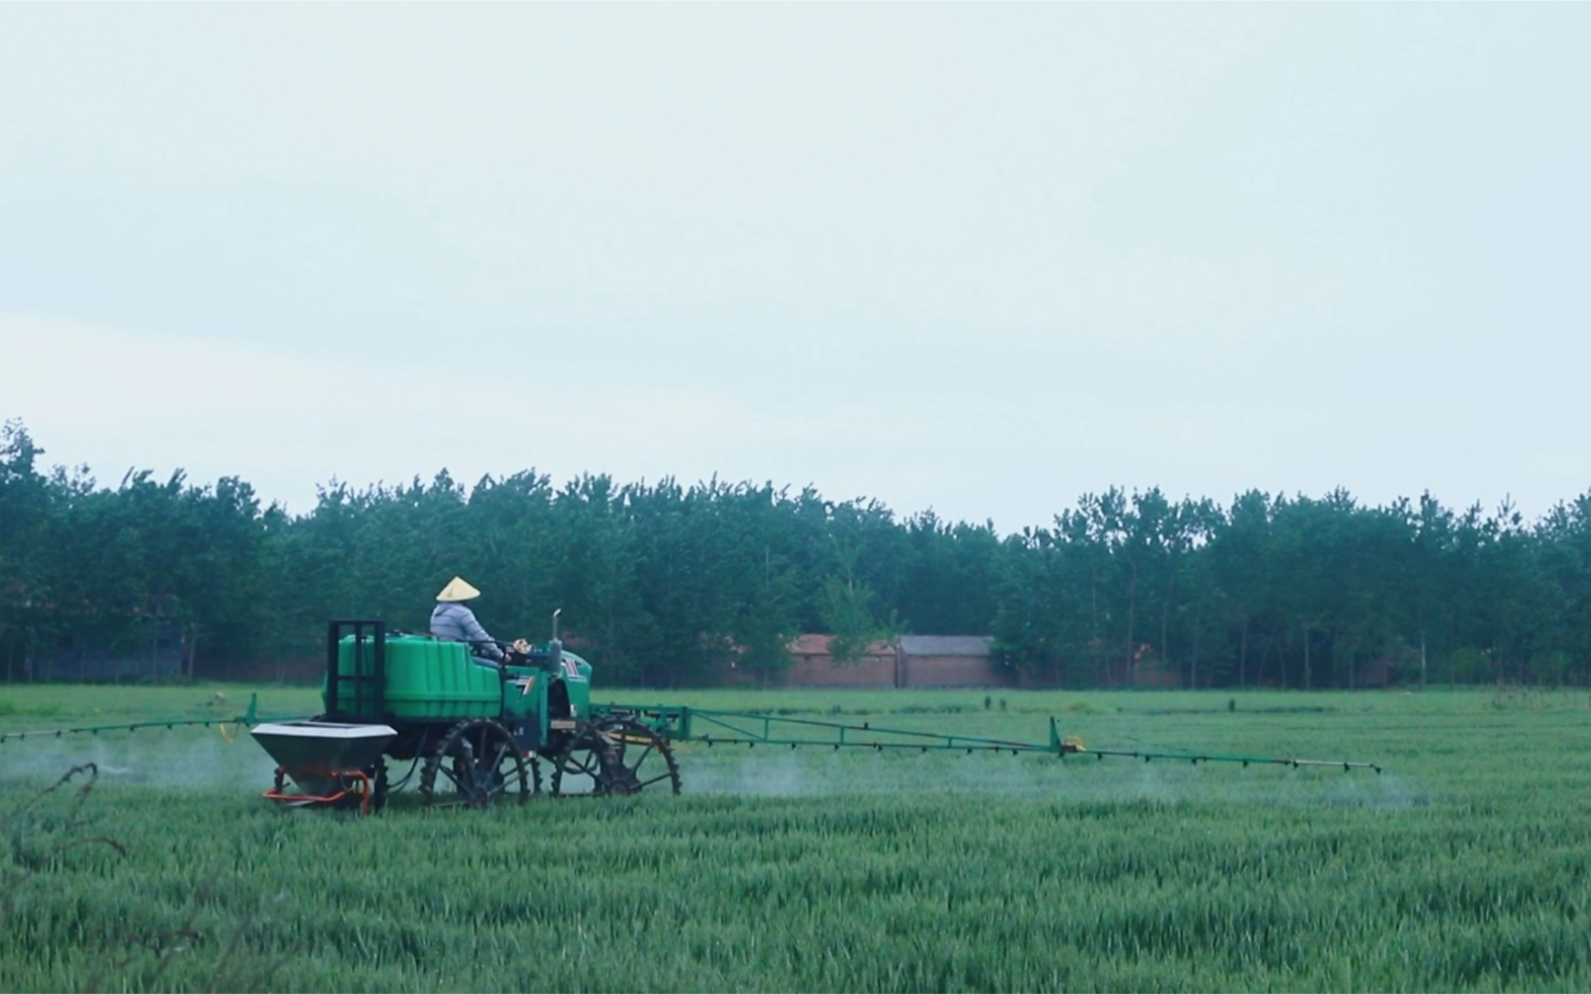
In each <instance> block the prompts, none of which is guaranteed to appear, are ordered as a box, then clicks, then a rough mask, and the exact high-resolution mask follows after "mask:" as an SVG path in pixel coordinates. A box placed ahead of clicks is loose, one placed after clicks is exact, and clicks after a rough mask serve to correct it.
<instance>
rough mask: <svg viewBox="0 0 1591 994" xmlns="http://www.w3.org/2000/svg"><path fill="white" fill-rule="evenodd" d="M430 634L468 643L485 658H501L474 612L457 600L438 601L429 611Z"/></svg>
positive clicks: (499, 651)
mask: <svg viewBox="0 0 1591 994" xmlns="http://www.w3.org/2000/svg"><path fill="white" fill-rule="evenodd" d="M431 634H432V635H435V636H436V637H437V638H439V639H448V640H450V641H453V642H468V643H470V651H472V652H474V653H475V655H477V656H485V657H486V658H487V659H496V660H501V659H502V658H503V650H501V649H499V648H498V647H497V645H496V644H495V643H494V642H493V641H492V637H491V636H490V635H488V634H486V629H484V628H482V627H481V623H480V622H479V621H476V620H475V612H474V611H471V610H470V609H469V608H467V607H465V606H464V605H463V604H459V603H457V602H448V603H439V604H437V606H436V608H435V609H434V610H433V611H432V612H431Z"/></svg>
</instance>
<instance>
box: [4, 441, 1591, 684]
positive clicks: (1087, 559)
mask: <svg viewBox="0 0 1591 994" xmlns="http://www.w3.org/2000/svg"><path fill="white" fill-rule="evenodd" d="M43 455H44V453H43V450H42V449H40V448H39V447H38V446H37V445H36V443H35V442H34V441H33V439H32V438H31V437H30V436H29V434H28V432H27V430H26V429H25V427H24V426H23V425H21V424H20V423H18V422H10V423H7V424H6V425H5V427H4V429H3V433H0V663H3V664H4V666H5V674H6V678H7V679H20V678H22V677H23V675H25V674H30V673H32V672H33V671H32V670H31V669H30V668H29V665H28V664H29V661H30V660H32V659H34V658H37V657H38V656H39V655H40V654H41V653H47V652H48V651H50V650H51V648H52V647H55V646H59V645H61V644H63V641H64V640H70V639H85V638H90V639H94V640H97V641H98V642H100V643H103V644H105V645H112V646H114V645H118V644H126V645H129V646H131V645H133V644H134V643H136V641H137V639H138V637H139V636H138V633H139V632H140V631H141V630H142V629H141V628H140V626H141V625H146V624H147V623H148V622H149V621H150V620H151V619H154V620H157V621H160V622H162V623H164V624H166V625H168V626H173V627H174V628H175V629H176V630H178V631H180V633H181V643H182V653H183V665H184V667H185V669H186V671H187V672H188V674H189V675H204V676H215V677H225V676H229V675H236V674H239V673H242V672H259V669H260V668H261V666H262V665H264V666H268V665H269V664H271V663H273V662H276V663H280V662H281V661H282V660H291V659H302V658H305V657H312V656H314V655H316V654H317V653H318V652H319V651H320V646H321V640H322V639H323V637H324V625H325V622H326V620H327V619H329V618H333V617H337V618H353V617H379V618H383V619H385V620H386V622H387V624H388V626H389V627H392V628H398V629H402V630H409V631H424V630H425V627H426V624H427V620H428V618H429V612H430V608H431V606H432V600H431V598H432V597H433V596H434V594H435V592H436V591H437V590H438V589H440V588H441V586H442V585H443V584H444V583H445V582H446V581H447V580H448V579H449V578H450V577H452V576H453V575H454V574H460V575H462V576H464V577H465V578H466V579H468V580H469V581H470V582H471V583H474V584H475V585H476V586H478V587H480V588H481V589H482V590H483V591H484V592H485V596H483V597H482V598H481V599H480V600H479V601H477V602H475V604H474V605H473V606H474V607H475V608H476V610H477V613H478V615H479V616H480V618H481V620H482V622H483V623H484V624H485V625H486V627H487V629H488V630H490V631H492V632H493V633H494V634H496V635H497V636H498V637H500V638H512V637H515V636H519V635H526V636H530V637H533V638H538V639H539V638H545V637H546V632H547V629H548V619H549V618H550V616H551V614H552V611H553V610H554V609H555V608H562V620H563V626H564V634H565V636H566V640H567V641H568V642H569V643H570V644H571V645H572V646H576V647H577V648H578V651H580V652H581V653H582V654H583V655H585V656H586V657H587V658H589V659H591V660H592V662H593V663H594V664H596V665H598V666H600V667H601V668H602V679H603V682H605V683H607V684H609V685H610V686H611V685H619V684H628V685H649V686H674V685H687V684H702V683H710V682H713V681H714V680H716V679H719V678H720V677H721V676H722V674H723V672H724V668H725V667H726V666H728V665H729V664H731V663H733V664H734V666H736V667H737V668H744V669H747V670H750V671H753V672H760V673H763V674H767V675H772V674H775V673H776V672H777V671H778V670H779V669H781V668H782V667H784V666H787V665H789V663H790V658H789V655H788V653H787V651H786V646H787V645H788V644H789V643H790V641H791V640H792V639H793V638H794V637H795V636H796V635H797V634H800V633H802V632H822V633H828V634H831V635H834V636H835V639H834V642H833V644H834V646H835V653H836V656H837V657H839V660H840V662H841V664H842V665H843V664H844V663H845V661H846V660H847V659H851V658H855V657H857V656H859V655H860V654H861V653H862V652H863V651H864V650H865V649H866V647H867V645H868V644H869V643H871V642H873V641H874V640H878V639H889V638H891V637H893V636H896V635H899V634H904V633H916V634H989V635H992V636H994V639H995V642H994V645H995V654H996V657H997V659H998V661H999V663H1000V664H1001V665H1002V666H1005V667H1008V668H1009V669H1010V671H1011V673H1012V675H1013V677H1015V678H1019V679H1021V680H1023V681H1025V682H1028V683H1032V684H1041V685H1055V686H1166V685H1180V686H1194V687H1237V686H1278V687H1301V688H1326V687H1344V688H1353V687H1361V686H1381V685H1385V684H1387V683H1396V682H1401V683H1404V684H1410V683H1420V682H1427V681H1429V682H1464V683H1472V682H1477V681H1495V680H1508V681H1514V680H1518V681H1526V682H1547V683H1561V682H1575V683H1583V682H1586V680H1587V677H1588V676H1591V494H1587V495H1584V496H1581V497H1579V498H1577V499H1575V500H1574V501H1572V502H1568V503H1563V504H1560V505H1558V506H1556V507H1554V508H1553V509H1552V510H1551V511H1549V512H1548V513H1547V514H1546V515H1544V516H1543V517H1542V518H1541V519H1540V520H1537V521H1534V522H1526V521H1525V520H1524V519H1523V518H1522V516H1521V515H1520V514H1518V513H1517V512H1516V511H1514V510H1512V509H1511V508H1509V507H1504V508H1501V509H1499V510H1497V511H1495V512H1490V513H1488V512H1485V511H1483V510H1482V509H1481V508H1479V507H1471V508H1468V509H1465V510H1455V509H1452V508H1448V507H1445V506H1443V505H1442V504H1440V503H1439V502H1437V501H1436V500H1435V499H1433V498H1432V497H1430V496H1429V495H1426V496H1422V497H1420V498H1419V499H1418V500H1398V501H1395V502H1393V503H1391V504H1388V505H1385V506H1374V507H1372V506H1366V505H1364V504H1361V503H1359V502H1357V501H1356V500H1355V499H1354V498H1353V497H1351V496H1350V495H1349V494H1347V493H1346V492H1343V491H1335V492H1332V493H1329V494H1326V495H1325V496H1323V497H1319V498H1314V497H1306V496H1296V497H1286V496H1281V495H1270V494H1266V493H1262V492H1259V491H1250V492H1248V493H1244V494H1240V495H1238V496H1237V497H1235V498H1234V499H1233V500H1232V501H1231V502H1230V503H1229V504H1225V505H1222V504H1219V503H1217V502H1214V501H1211V500H1206V499H1199V500H1195V499H1191V498H1186V499H1182V500H1172V499H1170V498H1169V497H1167V496H1166V495H1165V494H1163V493H1162V492H1161V491H1160V490H1158V489H1150V490H1148V491H1142V492H1132V493H1128V492H1126V491H1123V490H1119V489H1112V490H1108V491H1106V492H1104V493H1102V494H1092V495H1086V496H1084V497H1083V498H1082V499H1081V500H1079V501H1078V502H1077V504H1076V506H1075V507H1073V508H1070V509H1068V510H1065V511H1063V512H1062V513H1060V514H1059V515H1057V516H1056V517H1055V518H1054V520H1053V522H1052V523H1051V524H1050V525H1048V526H1045V527H1037V528H1028V529H1024V530H1023V531H1021V532H1020V533H1016V534H1011V535H1005V536H1002V535H1000V534H998V533H997V532H996V531H995V529H994V528H993V526H992V525H990V524H982V525H979V524H970V523H966V522H948V521H944V520H942V519H940V518H938V517H937V516H935V515H934V514H933V512H931V511H927V512H922V513H919V514H914V515H911V516H908V517H904V518H901V517H897V516H896V515H895V514H893V513H892V512H891V511H890V510H889V509H888V508H887V507H885V506H884V505H882V504H880V503H879V502H877V501H871V500H851V501H830V500H826V499H824V498H823V497H822V496H821V495H820V494H819V493H817V492H816V491H815V490H813V489H811V488H805V489H801V490H798V491H797V490H790V489H780V488H776V487H774V486H772V485H771V484H763V485H756V484H751V483H726V482H723V481H719V480H716V479H714V480H709V481H706V482H702V483H697V484H694V485H689V486H687V485H682V484H680V483H679V482H677V481H675V480H672V479H665V480H662V481H660V482H657V483H654V484H646V483H632V484H622V485H621V484H617V483H615V482H614V481H613V480H612V479H611V478H610V477H607V476H600V475H586V476H581V477H579V478H578V479H575V480H571V481H569V482H568V483H566V484H564V485H562V486H561V487H559V486H554V485H553V483H552V482H551V480H550V479H549V478H548V477H547V476H545V475H543V474H538V473H536V472H534V471H526V472H521V473H516V474H513V475H510V476H504V477H494V476H488V477H485V478H483V479H482V480H480V481H479V482H477V483H476V484H475V485H474V486H473V487H466V486H464V485H462V484H461V483H459V482H458V481H456V480H454V479H452V478H451V477H450V476H449V475H448V474H447V473H446V472H443V473H440V474H438V475H437V476H436V477H435V478H434V479H432V480H431V481H429V482H422V481H420V480H418V479H416V480H415V481H414V482H412V483H409V484H406V485H398V486H372V487H365V488H354V487H350V486H348V485H346V484H342V483H333V484H330V485H328V486H325V487H322V488H321V489H320V491H319V495H318V500H317V502H316V504H315V506H314V507H313V508H312V509H311V510H309V511H308V512H307V513H304V514H299V515H293V514H289V513H287V512H286V511H284V510H283V509H282V508H281V507H280V506H278V505H275V504H270V505H265V504H262V502H261V501H260V499H259V497H258V495H257V494H255V492H254V490H253V489H252V488H251V487H250V486H249V484H248V483H246V482H244V481H243V480H240V479H237V478H234V477H224V478H222V479H220V480H217V481H216V482H215V483H213V484H195V483H192V482H190V481H188V480H187V479H186V478H185V476H184V475H183V474H182V473H180V472H178V473H176V474H174V475H172V476H171V477H170V478H167V479H157V478H156V477H154V475H153V474H151V473H149V472H147V471H139V472H129V473H128V474H127V475H126V476H125V477H124V478H123V479H122V480H121V481H120V482H119V483H118V484H117V485H115V486H102V485H100V484H99V483H98V482H97V481H96V480H95V479H94V478H93V477H92V476H90V475H89V474H88V472H87V470H86V469H77V470H67V469H65V468H63V467H59V466H57V467H46V466H45V465H44V463H43V461H42V456H43Z"/></svg>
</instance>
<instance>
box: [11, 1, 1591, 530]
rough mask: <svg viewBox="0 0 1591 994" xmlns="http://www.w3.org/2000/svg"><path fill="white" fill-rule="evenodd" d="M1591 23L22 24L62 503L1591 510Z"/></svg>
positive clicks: (141, 10) (291, 13) (23, 235)
mask: <svg viewBox="0 0 1591 994" xmlns="http://www.w3.org/2000/svg"><path fill="white" fill-rule="evenodd" d="M1588 50H1591V7H1588V6H1586V5H1532V6H1525V5H1488V6H1474V5H1465V6H1446V5H1441V6H1439V5H1396V6H1394V5H1373V6H1358V5H1341V4H1331V5H1282V6H1257V5H1230V6H1228V5H1223V6H1205V5H1177V6H1151V5H1136V4H1134V5H1113V6H1084V5H1071V4H1068V5H1015V6H992V5H968V6H947V5H932V6H902V5H883V6H877V5H875V6H853V5H829V4H817V5H794V6H792V5H780V6H747V5H708V6H684V7H670V6H660V5H646V6H620V5H607V4H601V5H582V6H544V5H535V6H506V5H486V6H429V7H424V6H389V5H353V6H329V5H313V6H304V5H277V6H268V7H257V6H237V5H219V6H189V5H177V6H164V7H139V6H120V5H117V6H19V5H3V6H0V416H3V417H16V418H21V419H23V421H24V422H25V423H26V424H27V426H28V428H29V430H30V431H31V432H32V433H33V435H34V436H35V438H36V440H37V441H38V442H40V443H41V444H42V445H43V446H44V447H45V449H46V450H47V451H48V456H47V459H48V460H49V461H51V462H63V463H71V464H78V463H87V464H89V465H90V467H91V468H92V469H93V471H94V472H95V474H96V475H97V476H98V477H99V479H100V480H101V481H102V482H106V483H115V482H116V481H118V480H119V479H120V478H121V475H122V473H123V472H124V471H125V470H126V469H127V468H128V467H130V466H138V467H151V468H154V469H156V470H157V471H159V472H161V473H165V472H169V471H170V470H172V469H174V468H176V467H184V468H186V469H187V470H188V472H189V473H190V475H191V476H192V477H193V478H195V479H197V480H201V481H208V480H213V479H214V478H215V477H217V476H219V475H238V476H242V477H244V478H245V479H247V480H249V481H251V482H253V483H254V484H255V486H256V487H257V488H258V489H259V490H260V492H261V493H262V494H263V495H264V496H265V497H267V498H273V499H279V500H282V501H284V502H285V503H286V504H287V505H288V506H289V507H290V508H292V509H294V510H297V511H303V510H307V509H308V508H309V507H311V506H312V505H313V500H314V492H315V489H314V488H315V485H316V484H317V483H319V482H324V481H326V480H328V479H330V478H332V477H334V476H335V477H338V478H340V479H343V480H347V481H349V482H352V483H356V484H366V483H372V482H375V481H378V480H384V481H387V482H398V481H406V480H408V479H410V478H411V477H413V476H415V475H416V474H418V475H420V476H423V477H426V478H429V477H430V476H431V475H432V474H434V473H435V472H436V471H437V470H438V469H440V468H442V467H447V468H448V469H449V470H450V471H452V473H453V474H454V475H455V476H456V477H459V478H462V479H465V480H469V481H473V480H474V479H476V478H478V477H479V476H480V475H481V474H484V473H493V474H503V473H508V472H512V471H515V470H518V469H523V468H527V467H535V468H537V469H539V470H541V471H543V472H546V473H549V474H551V476H552V477H553V478H554V479H555V480H557V481H562V480H564V479H566V478H568V477H570V476H572V475H575V474H578V473H580V472H584V471H590V472H607V473H611V474H613V475H614V476H615V477H617V478H618V479H620V480H622V481H629V480H636V479H641V478H645V479H647V480H656V479H658V478H660V477H663V476H669V475H672V476H675V477H677V478H679V479H680V480H682V481H683V482H692V481H695V480H699V479H704V478H707V477H709V476H711V475H713V474H715V473H716V474H717V475H718V476H719V477H721V478H728V479H731V480H740V479H752V480H757V481H763V480H772V481H774V482H775V483H776V484H781V485H784V484H789V485H792V486H795V487H800V486H801V485H804V484H808V483H811V484H814V485H815V486H816V487H817V488H818V489H819V490H820V491H822V492H823V493H824V494H825V495H827V496H829V497H831V498H836V499H840V498H849V497H855V496H861V495H867V496H872V497H877V498H879V499H882V500H883V501H885V502H886V503H888V504H889V505H890V506H891V507H893V508H894V509H896V510H897V511H899V512H901V513H910V512H913V511H918V510H922V509H925V508H929V507H932V508H934V509H935V510H936V511H938V512H939V513H940V514H941V516H946V517H950V518H965V519H971V520H976V521H982V520H984V519H986V518H991V519H993V520H994V522H995V523H996V525H997V526H998V527H999V528H1000V529H1001V530H1002V531H1009V530H1013V529H1017V528H1020V527H1022V526H1024V525H1031V524H1044V523H1047V522H1048V521H1049V520H1050V518H1051V516H1052V515H1053V514H1054V513H1055V512H1057V511H1059V510H1061V509H1062V508H1064V507H1067V506H1070V505H1072V504H1073V503H1074V502H1075V500H1076V499H1077V497H1078V495H1080V494H1082V493H1084V492H1087V491H1097V490H1100V489H1102V488H1104V487H1107V486H1110V485H1112V484H1115V485H1121V486H1126V487H1129V488H1131V487H1139V488H1142V487H1148V486H1154V485H1158V486H1160V487H1162V488H1164V489H1165V490H1167V491H1169V492H1170V493H1171V494H1172V495H1173V496H1181V495H1183V494H1191V495H1195V496H1211V497H1215V498H1218V499H1222V500H1226V499H1229V498H1230V497H1231V495H1232V494H1233V493H1234V492H1236V491H1239V490H1246V489H1248V488H1251V487H1258V488H1262V489H1266V490H1269V491H1273V492H1274V491H1285V492H1288V493H1293V492H1300V491H1301V492H1304V493H1309V494H1320V493H1322V492H1324V491H1326V490H1329V489H1330V488H1333V487H1337V486H1342V487H1346V488H1348V489H1349V490H1351V491H1353V492H1354V493H1355V494H1357V495H1359V496H1360V497H1361V498H1363V499H1365V500H1367V501H1370V502H1380V501H1385V500H1389V499H1392V498H1394V497H1396V496H1399V495H1411V496H1413V495H1418V494H1419V493H1420V492H1421V491H1423V490H1430V491H1431V492H1433V493H1434V494H1435V495H1436V496H1438V497H1439V498H1441V499H1442V500H1444V501H1446V502H1448V503H1450V504H1460V505H1462V504H1468V503H1470V502H1473V501H1481V502H1483V503H1484V504H1485V505H1487V506H1488V507H1492V506H1494V505H1496V504H1497V503H1498V502H1499V501H1500V500H1501V499H1502V498H1503V497H1504V495H1505V494H1511V495H1512V496H1513V499H1514V500H1515V501H1516V502H1517V503H1518V505H1519V506H1520V507H1521V508H1522V509H1523V510H1525V511H1526V512H1527V513H1530V514H1536V513H1539V512H1540V511H1542V510H1544V509H1545V508H1546V507H1548V506H1549V505H1550V504H1552V503H1554V502H1555V501H1557V500H1559V499H1565V498H1571V497H1573V496H1575V495H1576V494H1579V493H1582V492H1584V491H1585V490H1587V489H1588V488H1591V459H1588V458H1587V456H1588V451H1591V442H1588V438H1591V418H1588V417H1587V414H1588V412H1591V398H1588V395H1587V390H1586V386H1585V380H1586V378H1587V372H1588V370H1591V335H1588V333H1587V332H1588V330H1591V328H1588V321H1587V317H1588V314H1591V297H1588V285H1587V276H1588V261H1591V260H1588V253H1587V248H1588V243H1591V232H1588V219H1591V209H1588V201H1587V190H1588V176H1591V127H1588V125H1587V111H1586V101H1587V94H1591V59H1588V58H1587V57H1586V52H1587V51H1588Z"/></svg>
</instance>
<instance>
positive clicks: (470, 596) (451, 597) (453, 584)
mask: <svg viewBox="0 0 1591 994" xmlns="http://www.w3.org/2000/svg"><path fill="white" fill-rule="evenodd" d="M479 596H481V592H480V591H479V590H476V589H475V588H474V587H472V586H470V585H469V584H467V583H465V582H464V578H463V577H462V576H455V577H454V578H453V579H451V580H449V581H448V583H447V586H445V587H443V588H442V592H441V593H440V594H437V595H436V599H437V600H439V601H467V600H474V599H475V598H477V597H479Z"/></svg>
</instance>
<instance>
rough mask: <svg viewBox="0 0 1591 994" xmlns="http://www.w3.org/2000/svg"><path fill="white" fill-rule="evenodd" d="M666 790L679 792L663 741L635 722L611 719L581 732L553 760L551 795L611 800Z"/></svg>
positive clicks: (671, 756) (671, 755)
mask: <svg viewBox="0 0 1591 994" xmlns="http://www.w3.org/2000/svg"><path fill="white" fill-rule="evenodd" d="M654 784H656V785H666V786H667V788H668V789H669V790H670V791H672V792H673V793H675V794H678V793H679V790H680V779H679V764H678V763H676V762H675V761H674V750H673V749H671V748H670V747H669V744H668V740H667V739H665V738H663V737H662V736H661V735H659V734H657V732H655V731H653V730H652V729H650V728H648V727H647V726H646V725H643V724H642V723H641V722H639V721H636V720H635V719H634V718H627V717H622V716H615V717H611V718H604V719H601V720H600V721H596V722H592V723H591V724H589V725H585V726H584V727H583V728H581V729H580V730H579V731H578V732H577V733H576V734H575V735H574V737H573V738H571V739H570V740H569V744H568V745H566V746H564V748H563V750H562V751H561V752H559V753H558V755H557V756H556V757H554V758H553V760H552V793H553V795H554V796H563V797H567V796H570V795H578V794H594V795H600V796H615V795H626V794H638V793H640V792H641V791H642V790H645V789H646V788H647V787H651V786H653V785H654Z"/></svg>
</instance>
